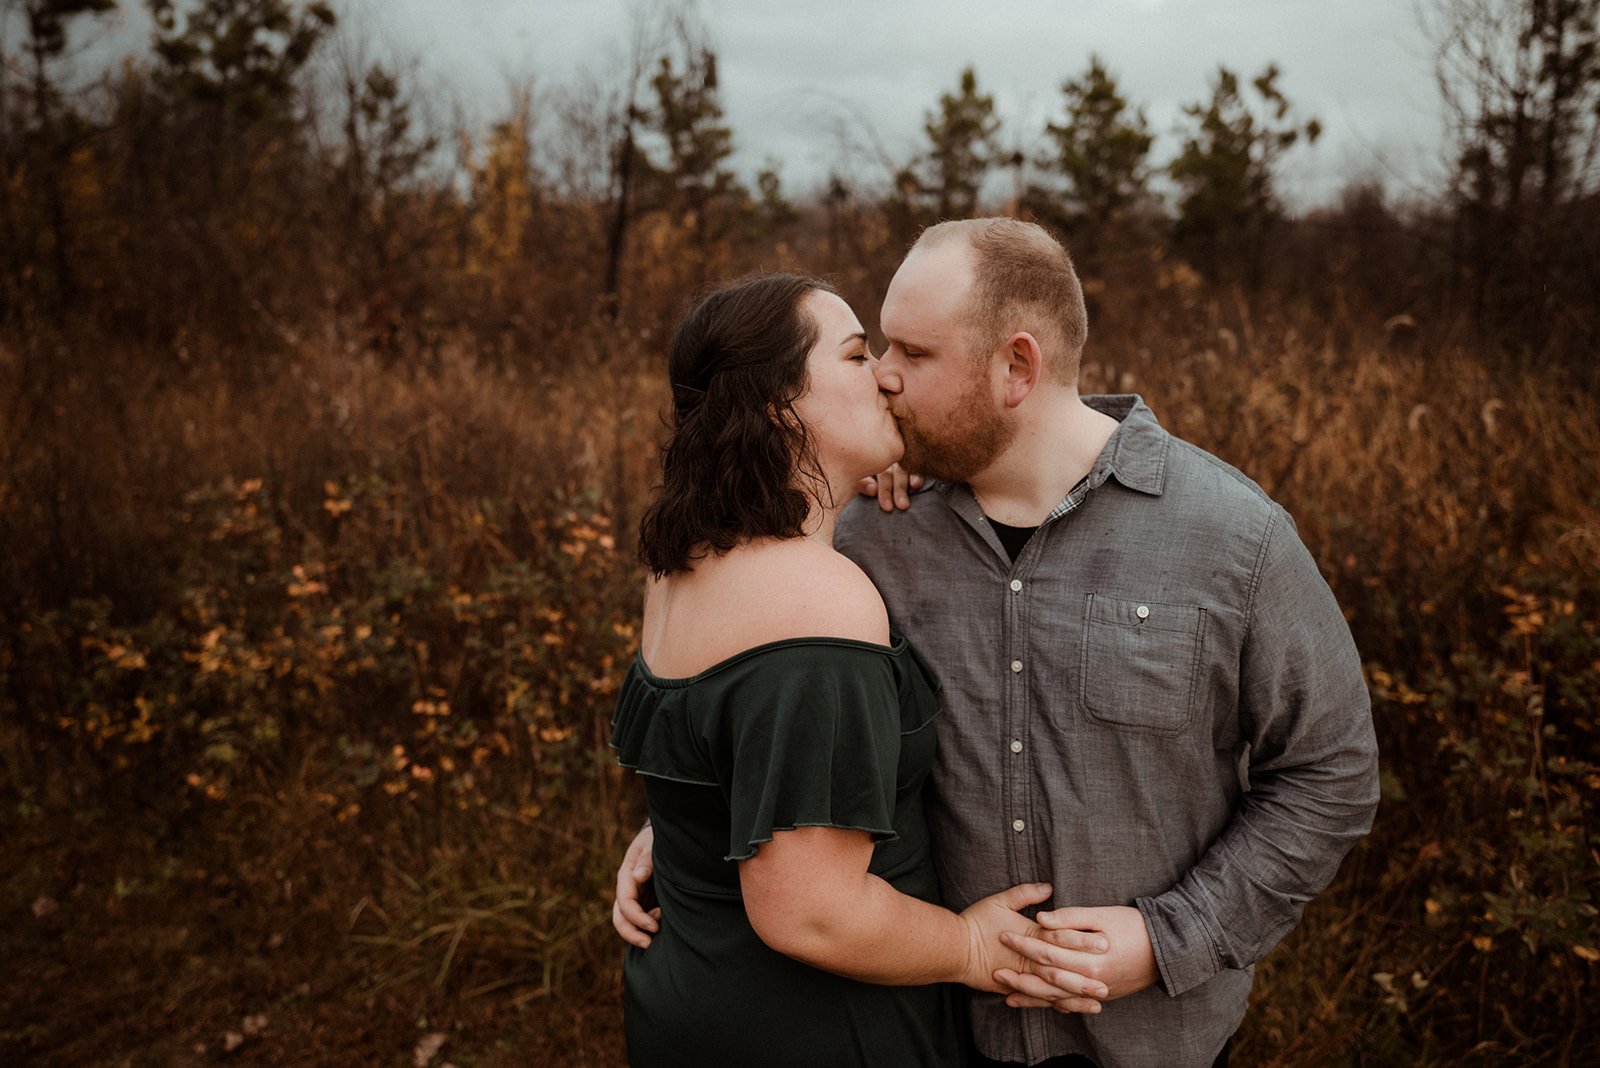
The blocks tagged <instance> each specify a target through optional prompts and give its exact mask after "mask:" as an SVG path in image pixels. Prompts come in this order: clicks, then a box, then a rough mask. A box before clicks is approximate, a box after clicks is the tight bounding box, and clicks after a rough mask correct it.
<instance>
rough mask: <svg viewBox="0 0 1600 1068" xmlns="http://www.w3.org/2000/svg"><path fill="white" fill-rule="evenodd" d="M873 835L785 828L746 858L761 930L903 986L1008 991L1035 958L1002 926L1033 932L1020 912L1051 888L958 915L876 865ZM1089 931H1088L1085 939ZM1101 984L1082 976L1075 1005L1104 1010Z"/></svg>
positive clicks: (1010, 893) (855, 974)
mask: <svg viewBox="0 0 1600 1068" xmlns="http://www.w3.org/2000/svg"><path fill="white" fill-rule="evenodd" d="M871 860H872V839H871V836H869V835H868V834H867V833H866V832H865V831H847V830H839V829H837V828H832V827H801V828H796V829H795V830H792V831H779V832H777V833H776V834H774V835H773V839H772V841H770V842H764V843H762V845H761V847H760V848H759V849H758V850H757V852H756V855H755V856H753V857H751V858H750V859H748V860H743V861H740V862H739V882H740V886H741V888H742V890H743V893H744V903H745V911H746V913H747V914H748V915H749V917H750V924H751V926H752V927H754V928H755V931H756V934H757V935H759V936H760V938H761V940H762V941H763V942H765V943H766V944H767V945H768V946H770V947H771V948H772V949H775V950H777V951H778V952H779V953H782V954H784V955H786V956H790V957H794V958H795V959H796V960H801V961H804V962H805V963H807V964H810V965H812V966H814V967H817V968H822V969H824V970H826V971H830V972H834V973H835V974H838V975H844V976H848V977H850V978H852V979H860V980H862V981H864V982H870V983H883V984H888V985H896V986H914V985H921V984H925V983H939V982H957V983H964V984H966V985H967V986H970V987H973V988H975V989H978V990H988V991H994V992H996V993H1005V992H1007V991H1008V988H1007V987H1004V986H1002V985H1000V984H999V983H997V982H995V980H994V973H995V971H996V970H998V969H1001V968H1007V969H1011V970H1013V971H1017V972H1026V971H1027V970H1028V969H1030V968H1031V967H1032V962H1030V961H1027V960H1025V959H1024V958H1023V957H1022V955H1021V954H1020V953H1017V952H1015V951H1013V950H1010V949H1007V948H1006V947H1005V946H1003V945H1001V944H1000V941H999V938H1000V932H1001V931H1011V932H1014V933H1017V934H1024V935H1026V934H1029V933H1031V932H1036V931H1037V930H1038V925H1037V924H1035V923H1033V922H1032V921H1030V920H1028V919H1027V918H1026V917H1024V916H1021V915H1019V914H1018V912H1017V910H1018V909H1021V908H1025V907H1026V906H1028V905H1036V904H1039V903H1041V902H1043V901H1045V900H1046V899H1048V898H1049V896H1050V887H1049V886H1047V885H1044V884H1040V883H1024V884H1022V885H1020V886H1014V887H1012V888H1011V889H1009V890H1006V891H1003V892H1001V893H999V894H995V895H993V896H992V897H987V898H984V899H983V900H982V901H979V902H977V903H976V904H974V905H973V906H971V907H970V908H968V909H967V910H966V911H964V912H962V913H960V914H959V915H957V914H956V913H953V912H950V911H949V910H948V909H943V908H940V907H938V906H937V905H930V904H928V903H927V902H925V901H921V900H918V899H917V898H914V897H910V896H908V895H906V894H902V893H900V892H899V891H897V890H895V889H894V888H893V887H892V886H890V885H889V884H888V883H887V882H885V881H883V880H882V879H880V878H878V877H877V876H876V875H872V874H870V873H869V872H868V871H867V866H868V864H869V863H870V862H871ZM1086 937H1089V936H1086ZM1102 990H1103V988H1102V987H1101V984H1099V983H1098V982H1095V981H1093V980H1087V979H1084V980H1081V981H1079V982H1078V983H1077V984H1075V989H1074V990H1071V991H1069V993H1073V994H1075V995H1076V996H1075V997H1073V998H1070V999H1069V1005H1063V1006H1062V1007H1063V1008H1069V1011H1071V1010H1070V1007H1069V1006H1070V1003H1071V1002H1080V1003H1081V1005H1079V1006H1078V1007H1076V1009H1075V1011H1079V1012H1093V1011H1098V1002H1097V1001H1095V1000H1094V999H1095V997H1096V996H1104V995H1103V993H1102Z"/></svg>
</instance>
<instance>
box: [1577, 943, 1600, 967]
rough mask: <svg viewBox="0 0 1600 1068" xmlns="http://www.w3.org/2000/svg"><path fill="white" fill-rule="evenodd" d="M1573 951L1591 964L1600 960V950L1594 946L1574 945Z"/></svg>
mask: <svg viewBox="0 0 1600 1068" xmlns="http://www.w3.org/2000/svg"><path fill="white" fill-rule="evenodd" d="M1572 952H1574V953H1576V954H1577V955H1578V956H1580V957H1582V958H1583V959H1584V960H1586V961H1588V962H1589V963H1591V964H1593V963H1594V962H1595V961H1597V960H1600V951H1596V950H1595V949H1594V948H1593V947H1592V946H1573V947H1572Z"/></svg>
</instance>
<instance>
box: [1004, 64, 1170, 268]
mask: <svg viewBox="0 0 1600 1068" xmlns="http://www.w3.org/2000/svg"><path fill="white" fill-rule="evenodd" d="M1061 93H1062V96H1063V97H1064V103H1065V105H1066V115H1065V117H1064V118H1063V119H1062V120H1061V121H1059V122H1052V123H1050V124H1049V125H1047V126H1046V127H1045V134H1046V136H1047V137H1048V138H1049V140H1050V141H1051V142H1052V145H1051V150H1050V152H1049V153H1048V154H1047V155H1045V156H1044V157H1042V158H1041V159H1040V160H1039V161H1038V164H1039V166H1040V167H1041V168H1042V169H1043V170H1044V171H1045V172H1046V173H1049V174H1055V175H1059V176H1060V177H1061V179H1062V181H1063V185H1062V187H1061V188H1059V189H1048V188H1039V187H1035V188H1033V189H1031V190H1029V193H1028V197H1027V200H1028V203H1029V206H1030V207H1031V208H1032V209H1033V211H1034V213H1035V214H1037V215H1039V216H1040V217H1041V218H1042V219H1044V221H1047V222H1050V223H1053V224H1055V225H1057V226H1059V227H1060V228H1061V229H1062V230H1063V231H1064V232H1065V233H1066V234H1067V235H1068V236H1069V237H1070V238H1071V239H1072V243H1073V246H1074V248H1076V249H1080V250H1083V251H1085V252H1088V253H1090V254H1093V253H1096V252H1098V251H1099V250H1100V249H1101V248H1103V247H1104V246H1105V245H1106V244H1107V239H1108V237H1109V236H1112V235H1120V234H1123V233H1125V232H1126V224H1127V222H1128V217H1129V215H1130V213H1132V212H1133V211H1134V210H1135V209H1136V208H1137V207H1138V206H1139V204H1140V203H1141V202H1142V201H1143V200H1144V199H1145V198H1146V196H1147V183H1148V181H1149V176H1150V171H1149V165H1148V162H1147V161H1148V157H1149V155H1150V146H1151V144H1152V143H1153V142H1154V140H1155V139H1154V137H1153V136H1152V135H1151V133H1150V128H1149V124H1148V123H1147V122H1146V120H1145V116H1144V111H1143V109H1135V108H1130V107H1129V105H1128V102H1127V100H1126V99H1125V98H1124V97H1123V96H1122V93H1121V91H1120V90H1119V89H1118V88H1117V82H1116V78H1115V77H1114V76H1113V75H1112V74H1111V73H1110V71H1108V70H1107V69H1106V67H1105V64H1103V63H1102V62H1101V61H1100V57H1099V56H1090V57H1089V69H1088V70H1087V71H1086V72H1085V73H1084V74H1083V76H1082V77H1081V78H1078V79H1076V80H1073V81H1068V82H1066V83H1064V84H1063V85H1062V86H1061Z"/></svg>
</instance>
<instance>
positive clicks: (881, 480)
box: [857, 464, 923, 512]
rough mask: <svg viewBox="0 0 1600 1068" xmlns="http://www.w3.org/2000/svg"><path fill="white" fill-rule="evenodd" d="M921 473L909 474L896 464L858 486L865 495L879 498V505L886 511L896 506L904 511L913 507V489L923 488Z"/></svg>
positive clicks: (865, 479) (869, 477)
mask: <svg viewBox="0 0 1600 1068" xmlns="http://www.w3.org/2000/svg"><path fill="white" fill-rule="evenodd" d="M922 481H923V480H922V476H921V475H908V474H906V472H905V471H904V470H902V469H901V467H900V465H899V464H895V465H894V466H893V467H891V468H889V470H887V471H885V472H883V473H882V474H880V475H869V476H867V477H866V478H864V479H862V480H861V483H860V485H859V486H858V487H857V488H858V489H860V491H861V495H862V496H863V497H876V498H878V507H879V508H882V509H883V510H884V511H885V512H892V511H894V510H895V509H896V508H898V509H900V510H901V511H902V512H903V511H905V510H906V509H907V508H910V507H911V491H912V490H918V489H921V488H922Z"/></svg>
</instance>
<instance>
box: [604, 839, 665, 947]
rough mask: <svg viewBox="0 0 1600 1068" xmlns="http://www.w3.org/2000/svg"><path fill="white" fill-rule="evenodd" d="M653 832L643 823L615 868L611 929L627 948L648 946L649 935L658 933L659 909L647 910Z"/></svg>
mask: <svg viewBox="0 0 1600 1068" xmlns="http://www.w3.org/2000/svg"><path fill="white" fill-rule="evenodd" d="M655 844H656V832H655V831H653V830H651V829H650V825H649V824H648V823H647V824H645V825H644V828H643V829H642V830H641V831H640V832H639V833H638V834H636V835H634V836H633V842H632V844H630V845H629V846H628V851H627V853H625V854H623V857H622V867H620V868H618V869H617V900H616V903H615V904H613V905H612V906H611V926H613V927H615V928H616V929H617V934H619V935H621V936H622V940H623V941H624V942H627V943H628V944H629V945H630V946H638V947H639V948H640V949H648V948H649V947H650V936H651V935H652V934H654V933H656V932H658V931H660V930H661V909H660V908H659V907H656V908H651V907H649V900H650V899H651V898H652V897H653V896H654V895H653V894H652V893H651V890H650V886H649V883H650V879H651V877H652V876H653V875H655Z"/></svg>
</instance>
